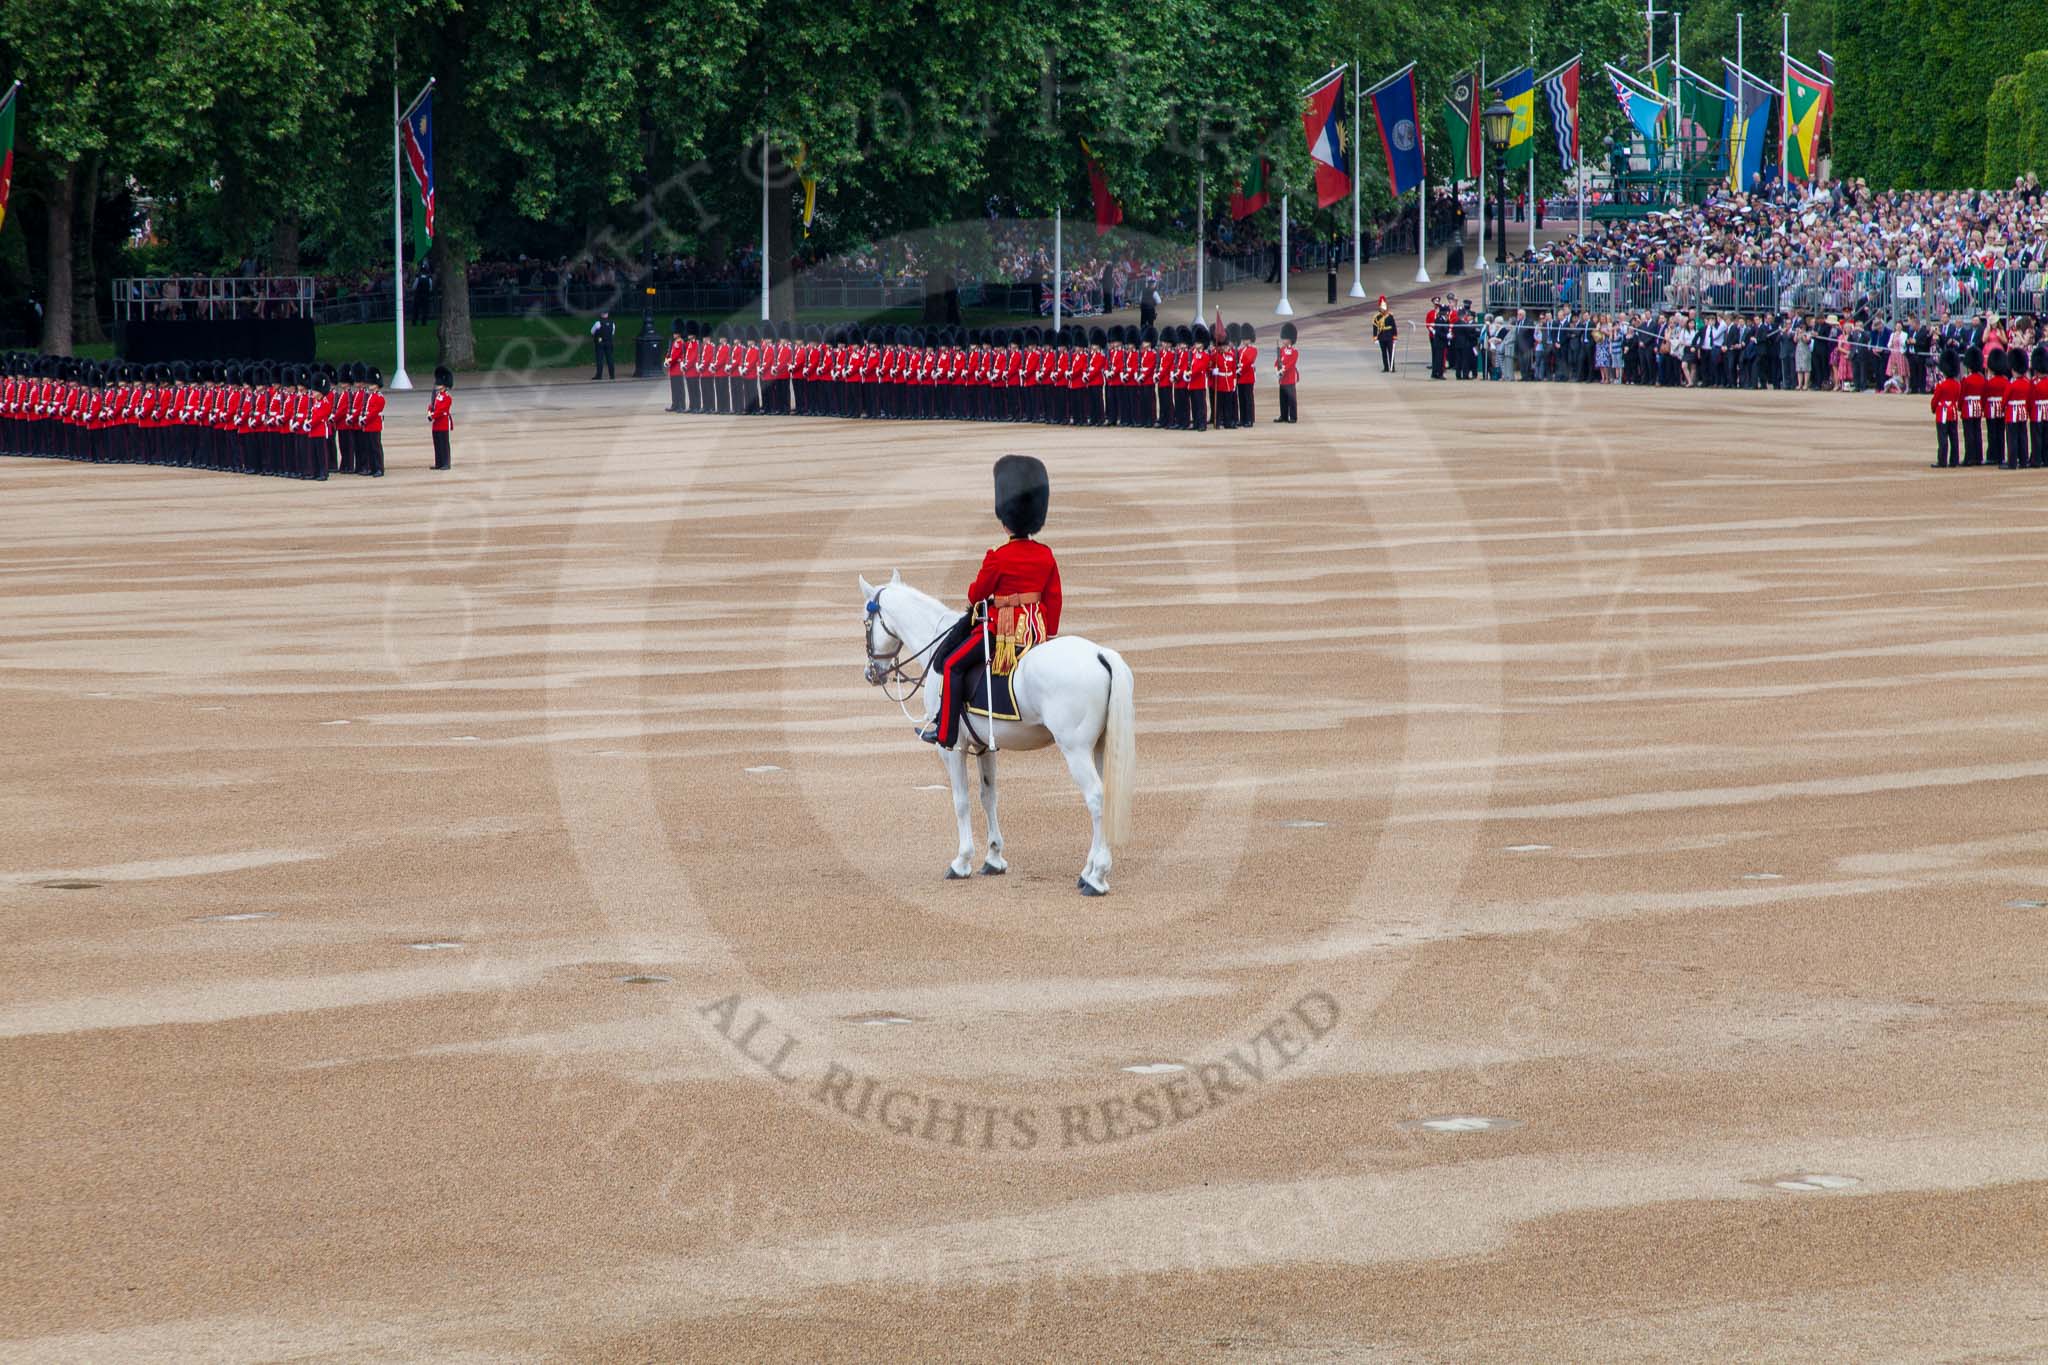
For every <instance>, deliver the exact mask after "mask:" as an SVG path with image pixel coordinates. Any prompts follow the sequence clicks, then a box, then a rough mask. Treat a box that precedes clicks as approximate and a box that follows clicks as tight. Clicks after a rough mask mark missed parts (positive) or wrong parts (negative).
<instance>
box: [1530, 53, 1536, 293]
mask: <svg viewBox="0 0 2048 1365" xmlns="http://www.w3.org/2000/svg"><path fill="white" fill-rule="evenodd" d="M1535 78H1536V30H1535V29H1533V28H1532V29H1530V30H1529V79H1530V80H1531V81H1532V82H1533V81H1534V80H1535ZM1529 250H1530V251H1532V252H1533V251H1534V250H1536V90H1535V87H1534V86H1533V84H1532V85H1531V87H1530V90H1529Z"/></svg>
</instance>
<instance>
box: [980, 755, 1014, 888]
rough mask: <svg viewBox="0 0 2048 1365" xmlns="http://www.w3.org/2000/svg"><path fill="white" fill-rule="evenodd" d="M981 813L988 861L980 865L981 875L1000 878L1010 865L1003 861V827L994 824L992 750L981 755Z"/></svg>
mask: <svg viewBox="0 0 2048 1365" xmlns="http://www.w3.org/2000/svg"><path fill="white" fill-rule="evenodd" d="M981 812H982V814H983V815H985V816H987V817H988V861H987V862H985V863H983V864H982V865H981V871H982V875H983V876H986V877H1000V876H1002V875H1003V873H1005V872H1008V871H1009V870H1010V865H1009V864H1008V863H1006V862H1004V861H1003V827H1002V826H1001V825H999V824H997V823H996V756H995V751H994V750H992V749H991V750H985V751H983V753H982V755H981Z"/></svg>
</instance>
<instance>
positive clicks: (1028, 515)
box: [996, 455, 1052, 536]
mask: <svg viewBox="0 0 2048 1365" xmlns="http://www.w3.org/2000/svg"><path fill="white" fill-rule="evenodd" d="M1051 503H1052V484H1051V483H1050V482H1048V481H1047V479H1046V477H1045V462H1044V461H1043V460H1040V459H1039V458H1037V457H1036V456H1034V455H1005V456H1003V458H1002V459H1000V460H997V461H996V520H997V521H1000V522H1001V523H1002V524H1003V526H1004V528H1005V529H1006V530H1008V531H1009V533H1010V534H1011V535H1013V536H1035V535H1037V534H1038V533H1039V532H1040V531H1042V530H1044V529H1045V514H1046V510H1047V509H1048V508H1049V507H1050V505H1051Z"/></svg>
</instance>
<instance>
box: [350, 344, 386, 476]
mask: <svg viewBox="0 0 2048 1365" xmlns="http://www.w3.org/2000/svg"><path fill="white" fill-rule="evenodd" d="M363 383H364V384H365V386H366V387H365V390H364V393H363V414H362V417H361V419H360V420H361V422H362V425H363V445H362V455H361V458H359V459H358V460H357V461H356V473H358V474H367V475H369V476H370V477H371V478H373V479H381V478H383V477H384V372H383V371H382V370H379V369H376V368H374V367H373V368H372V369H371V370H370V371H369V373H368V375H366V376H365V378H364V380H363Z"/></svg>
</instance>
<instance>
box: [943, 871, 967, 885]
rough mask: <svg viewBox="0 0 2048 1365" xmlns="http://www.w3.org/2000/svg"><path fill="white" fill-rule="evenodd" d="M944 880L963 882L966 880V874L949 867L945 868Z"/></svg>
mask: <svg viewBox="0 0 2048 1365" xmlns="http://www.w3.org/2000/svg"><path fill="white" fill-rule="evenodd" d="M946 880H947V881H949V882H964V881H966V880H967V874H966V873H965V872H956V871H954V870H953V869H952V868H950V867H949V868H947V869H946Z"/></svg>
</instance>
